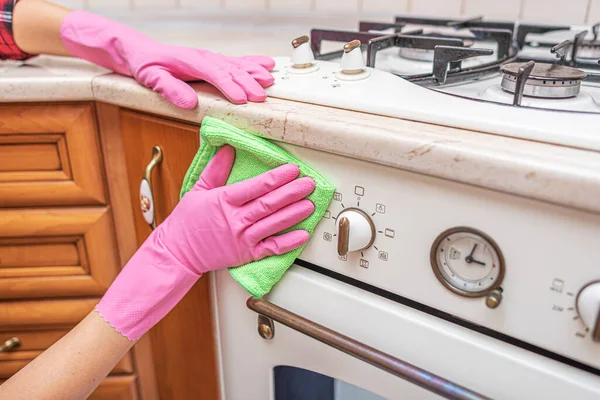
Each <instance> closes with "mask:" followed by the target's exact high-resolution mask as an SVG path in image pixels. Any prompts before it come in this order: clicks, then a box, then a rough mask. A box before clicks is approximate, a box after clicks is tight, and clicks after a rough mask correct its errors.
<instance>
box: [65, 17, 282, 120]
mask: <svg viewBox="0 0 600 400" xmlns="http://www.w3.org/2000/svg"><path fill="white" fill-rule="evenodd" d="M60 35H61V39H62V42H63V44H64V45H65V47H66V49H67V50H68V51H69V53H71V54H72V55H73V56H76V57H79V58H83V59H85V60H88V61H91V62H93V63H95V64H98V65H101V66H103V67H105V68H108V69H110V70H112V71H114V72H117V73H119V74H121V75H127V76H133V77H134V78H135V79H136V80H137V81H138V82H139V83H141V84H142V85H144V86H146V87H149V88H152V89H153V90H155V91H157V92H158V93H160V94H161V95H162V96H163V97H164V98H166V99H167V100H169V101H170V102H171V103H173V104H175V105H176V106H178V107H181V108H186V109H191V108H194V107H196V106H197V105H198V96H197V95H196V92H195V91H194V89H192V87H191V86H189V85H188V84H187V83H185V82H188V81H199V80H203V81H206V82H209V83H210V84H212V85H213V86H216V87H217V88H218V89H219V90H220V91H221V92H223V94H224V95H225V96H226V97H227V98H228V99H229V100H230V101H231V102H233V103H236V104H242V103H246V101H255V102H260V101H264V100H265V99H266V98H267V95H266V93H265V91H264V89H263V87H267V86H270V85H271V84H272V83H273V80H274V79H273V76H272V75H271V74H270V73H269V71H270V70H272V69H273V67H274V66H275V61H273V60H272V59H271V58H269V57H263V56H248V57H239V58H237V57H226V56H223V55H221V54H215V53H212V52H210V51H208V50H199V49H191V48H187V47H180V46H169V45H166V44H162V43H159V42H157V41H155V40H153V39H150V38H149V37H148V36H146V35H144V34H142V33H140V32H137V31H136V30H134V29H131V28H129V27H127V26H125V25H122V24H119V23H117V22H114V21H111V20H109V19H107V18H104V17H101V16H99V15H95V14H91V13H88V12H86V11H74V12H72V13H70V14H68V15H67V16H66V17H65V19H64V21H63V24H62V26H61V30H60Z"/></svg>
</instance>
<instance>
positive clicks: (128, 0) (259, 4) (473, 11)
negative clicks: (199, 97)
mask: <svg viewBox="0 0 600 400" xmlns="http://www.w3.org/2000/svg"><path fill="white" fill-rule="evenodd" d="M51 1H52V2H54V3H58V4H61V5H63V6H65V7H69V8H72V9H82V8H83V9H89V10H92V11H93V10H101V9H121V10H123V9H128V8H131V9H132V10H133V11H135V10H139V9H146V8H148V9H167V8H173V9H177V8H179V9H186V8H190V7H194V8H207V9H208V8H211V9H215V8H224V9H226V10H277V11H286V10H288V11H291V12H298V11H301V12H320V11H322V12H331V11H335V12H342V13H357V12H361V13H370V14H374V13H378V14H382V15H385V14H389V15H394V14H400V13H406V12H408V13H411V14H414V15H423V16H439V17H469V16H475V15H483V16H485V17H491V18H507V19H518V18H520V19H524V20H527V21H537V22H563V23H584V22H587V23H592V22H598V21H600V0H51ZM390 18H391V17H390Z"/></svg>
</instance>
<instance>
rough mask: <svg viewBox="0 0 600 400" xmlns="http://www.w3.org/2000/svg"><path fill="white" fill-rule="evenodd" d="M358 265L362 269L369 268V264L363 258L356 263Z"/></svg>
mask: <svg viewBox="0 0 600 400" xmlns="http://www.w3.org/2000/svg"><path fill="white" fill-rule="evenodd" d="M358 265H360V266H361V267H363V268H369V262H368V261H367V260H365V259H364V258H361V259H360V261H359V262H358Z"/></svg>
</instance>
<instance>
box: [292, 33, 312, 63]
mask: <svg viewBox="0 0 600 400" xmlns="http://www.w3.org/2000/svg"><path fill="white" fill-rule="evenodd" d="M308 41H309V40H308V36H300V37H299V38H296V39H294V40H292V47H293V50H292V65H293V67H294V68H308V67H310V66H312V63H313V61H315V56H314V54H313V52H312V50H311V48H310V44H309V43H308Z"/></svg>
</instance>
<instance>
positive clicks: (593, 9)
mask: <svg viewBox="0 0 600 400" xmlns="http://www.w3.org/2000/svg"><path fill="white" fill-rule="evenodd" d="M591 1H592V2H591V3H590V11H589V14H588V16H587V22H588V23H592V24H595V23H596V22H600V0H591Z"/></svg>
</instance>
